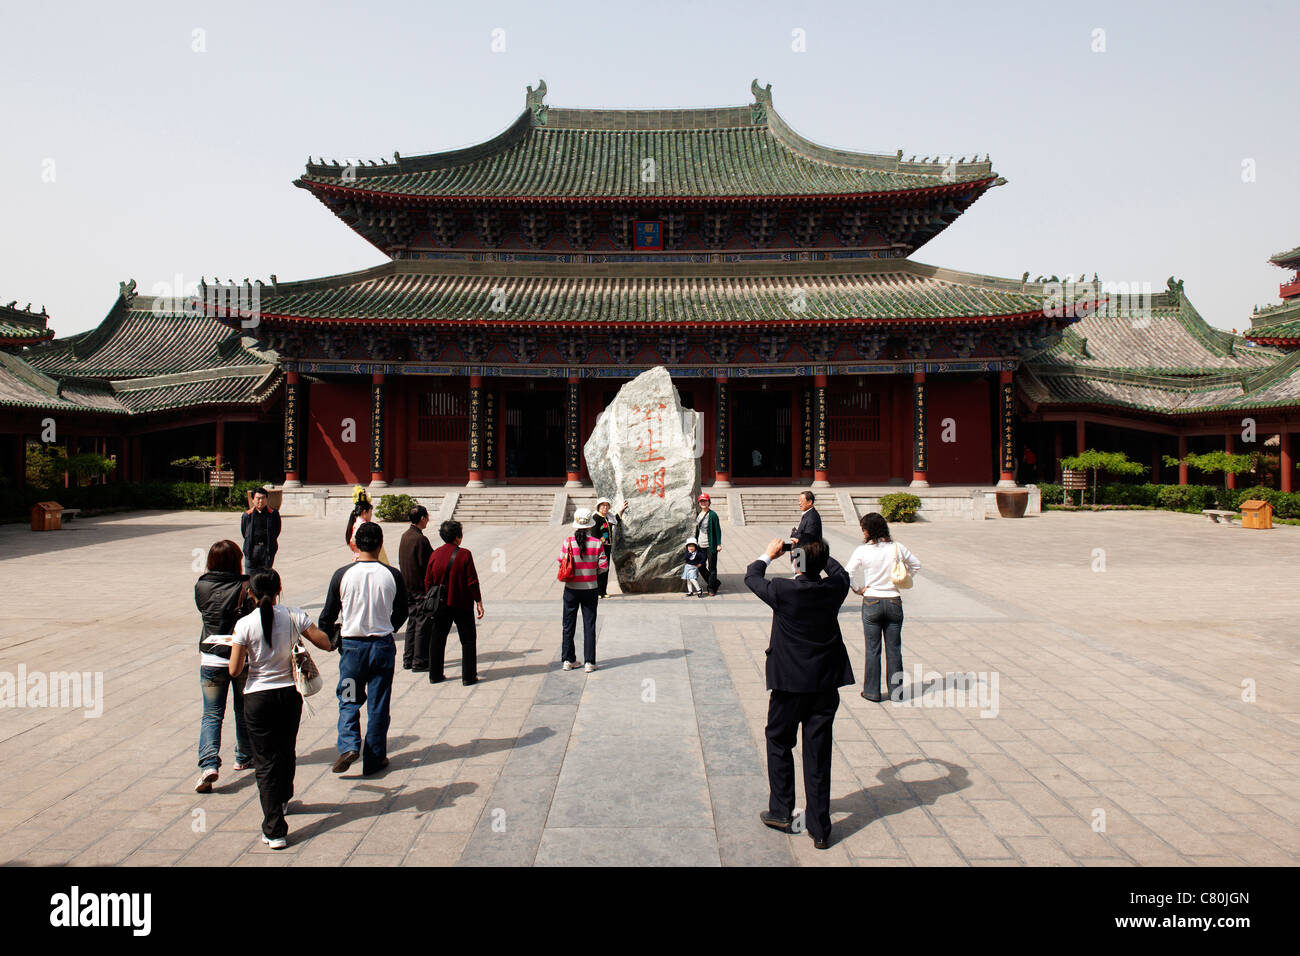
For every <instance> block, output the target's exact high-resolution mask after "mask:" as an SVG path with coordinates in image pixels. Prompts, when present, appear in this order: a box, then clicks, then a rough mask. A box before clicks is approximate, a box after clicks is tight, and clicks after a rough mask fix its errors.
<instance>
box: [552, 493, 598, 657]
mask: <svg viewBox="0 0 1300 956" xmlns="http://www.w3.org/2000/svg"><path fill="white" fill-rule="evenodd" d="M595 523H596V522H595V521H594V520H592V517H591V512H590V511H588V510H587V509H586V508H579V509H578V510H577V511H575V512H574V513H573V534H571V535H569V537H567V538H565V539H564V545H563V547H562V548H561V549H560V557H559V558H558V560H559V561H561V562H563V561H564V556H565V555H566V554H570V555H572V556H573V578H572V579H571V580H569V581H565V582H564V616H563V619H562V620H563V635H564V639H563V641H562V643H561V646H560V657H561V658H562V659H563V660H564V669H565V670H566V671H571V670H576V669H577V667H578V658H577V650H576V648H575V647H574V643H573V632H574V629H575V627H576V625H577V623H578V608H582V658H583V661H584V662H585V663H586V671H587V673H588V674H590V673H591V672H592V671H594V670H595V669H596V608H597V606H598V603H599V600H600V598H599V597H598V594H599V590H598V585H597V583H596V575H598V574H602V573H606V572H608V570H609V559H608V558H607V557H605V549H604V547H603V546H602V544H601V540H600V538H598V537H597V536H596V535H594V534H589V533H588V532H589V531H590V530H591V528H592V526H593V525H595Z"/></svg>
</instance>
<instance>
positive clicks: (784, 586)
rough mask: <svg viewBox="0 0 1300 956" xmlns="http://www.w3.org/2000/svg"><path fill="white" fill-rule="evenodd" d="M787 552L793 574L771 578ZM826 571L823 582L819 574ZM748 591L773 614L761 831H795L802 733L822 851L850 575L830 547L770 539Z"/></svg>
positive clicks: (845, 661)
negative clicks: (797, 744)
mask: <svg viewBox="0 0 1300 956" xmlns="http://www.w3.org/2000/svg"><path fill="white" fill-rule="evenodd" d="M787 550H788V551H790V560H791V562H792V563H793V564H794V567H795V570H796V571H797V573H796V575H795V576H794V577H793V578H771V579H769V578H767V577H766V573H767V566H768V565H769V564H770V563H771V562H772V559H773V558H775V557H777V556H778V555H779V554H781V553H782V552H784V551H787ZM823 571H825V572H826V573H825V576H823V575H822V572H823ZM745 586H746V587H748V588H749V589H750V590H751V591H753V592H754V593H755V594H756V595H758V597H759V598H760V599H761V600H762V601H763V603H765V604H767V605H768V606H769V607H770V608H772V636H771V640H770V642H769V644H768V648H767V688H768V690H769V691H771V698H770V699H769V701H768V708H767V777H768V787H769V794H770V795H769V798H768V809H767V810H765V811H763V812H762V813H761V814H759V818H760V819H761V820H762V821H763V823H764V825H766V826H769V827H771V828H772V829H774V830H780V831H782V832H783V833H791V832H793V831H794V799H795V794H794V757H793V749H794V744H795V738H796V735H797V733H798V730H799V727H800V725H802V727H803V782H804V791H805V794H806V797H807V800H808V810H807V814H806V820H807V826H808V832H809V833H810V834H811V835H812V838H813V846H815V847H816V848H817V849H819V850H824V849H826V848H827V847H828V846H830V835H831V812H830V799H831V750H832V746H833V740H832V737H831V725H832V722H833V721H834V719H835V711H836V710H837V709H838V708H839V705H840V693H839V688H841V687H845V686H848V685H851V684H853V682H854V681H853V667H852V665H851V664H850V663H849V652H848V649H847V648H846V647H845V646H844V638H843V636H842V635H841V634H840V625H839V620H838V615H839V610H840V606H841V605H842V604H843V603H844V598H845V597H846V596H847V595H848V593H849V575H848V572H846V571H845V570H844V567H843V566H842V565H841V564H840V563H839V562H838V561H836V560H835V559H834V558H832V557H831V555H830V549H829V547H828V546H827V544H826V542H825V541H822V540H820V539H818V540H810V541H807V542H806V543H803V544H800V545H796V546H794V547H793V548H792V547H791V545H790V543H789V542H788V541H786V540H784V539H782V538H773V539H772V541H771V543H770V544H768V546H767V550H766V551H765V552H764V553H763V554H761V555H759V556H758V558H757V559H756V560H755V561H754V562H753V563H751V564H750V565H749V567H748V568H747V569H746V571H745Z"/></svg>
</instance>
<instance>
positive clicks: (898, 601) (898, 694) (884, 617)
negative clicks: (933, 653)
mask: <svg viewBox="0 0 1300 956" xmlns="http://www.w3.org/2000/svg"><path fill="white" fill-rule="evenodd" d="M862 633H863V636H864V637H865V638H866V641H867V677H866V682H865V683H864V685H863V687H862V691H863V693H865V694H866V695H867V696H868V697H879V696H880V643H881V637H882V636H883V637H884V644H885V666H886V667H887V668H888V670H887V671H886V672H885V673H886V674H887V676H888V678H889V680H888V685H889V686H888V687H887V690H888V692H889V696H890V697H892V698H893V699H894V700H902V687H903V599H902V598H876V597H868V598H863V600H862Z"/></svg>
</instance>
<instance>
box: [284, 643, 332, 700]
mask: <svg viewBox="0 0 1300 956" xmlns="http://www.w3.org/2000/svg"><path fill="white" fill-rule="evenodd" d="M289 653H290V655H292V657H293V686H294V687H296V688H298V693H300V694H302V696H303V697H310V696H312V695H313V694H315V693H318V692H319V691H320V689H321V687H322V686H324V684H325V681H324V679H323V678H322V677H321V676H320V668H318V667H317V666H316V662H315V661H314V660H312V659H311V654H309V653H308V652H307V647H306V645H305V644H303V642H302V638H301V637H299V638H298V639H297V640H295V641H294V644H293V648H292V649H291V650H290V652H289Z"/></svg>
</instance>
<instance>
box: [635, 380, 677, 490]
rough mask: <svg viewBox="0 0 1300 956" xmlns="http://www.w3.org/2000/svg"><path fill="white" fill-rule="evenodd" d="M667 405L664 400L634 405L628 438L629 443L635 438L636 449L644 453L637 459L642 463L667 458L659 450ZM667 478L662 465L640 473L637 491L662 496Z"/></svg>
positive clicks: (661, 443)
mask: <svg viewBox="0 0 1300 956" xmlns="http://www.w3.org/2000/svg"><path fill="white" fill-rule="evenodd" d="M667 407H668V406H667V405H665V404H664V403H663V402H658V403H657V404H655V405H646V406H642V405H633V406H632V421H631V423H630V424H629V425H628V429H627V438H628V443H629V444H631V442H632V441H633V440H635V441H636V450H637V451H639V452H642V453H643V454H642V456H641V457H640V458H638V459H637V461H639V462H641V463H642V464H650V463H653V462H657V461H665V460H666V459H665V458H664V456H663V455H661V454H659V451H660V448H661V447H662V445H663V421H664V409H665V408H667ZM666 479H667V472H666V470H665V469H664V467H662V466H661V467H660V468H659V469H658V470H657V471H655V472H652V473H650V474H643V475H639V476H637V480H636V490H637V493H638V494H643V495H644V494H652V495H658V496H659V497H660V498H662V497H664V485H665V481H666Z"/></svg>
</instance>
